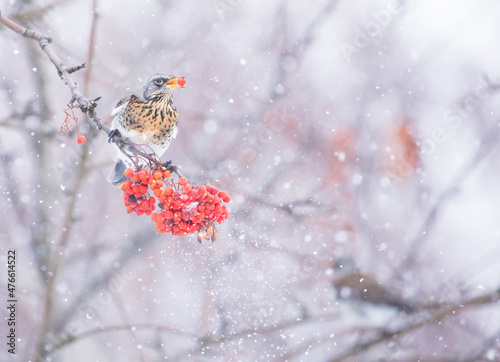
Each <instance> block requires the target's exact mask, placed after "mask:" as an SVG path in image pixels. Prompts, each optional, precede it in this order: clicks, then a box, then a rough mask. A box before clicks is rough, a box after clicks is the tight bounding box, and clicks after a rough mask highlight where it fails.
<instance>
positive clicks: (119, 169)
mask: <svg viewBox="0 0 500 362" xmlns="http://www.w3.org/2000/svg"><path fill="white" fill-rule="evenodd" d="M126 169H127V166H126V165H125V163H124V162H123V161H122V160H120V159H118V160H116V163H115V167H114V168H113V170H112V171H111V173H110V174H109V176H108V181H109V182H111V183H112V184H113V185H115V186H120V185H121V184H122V183H123V182H125V180H126V179H127V178H126V177H125V175H124V172H125V170H126Z"/></svg>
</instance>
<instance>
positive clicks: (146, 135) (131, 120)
mask: <svg viewBox="0 0 500 362" xmlns="http://www.w3.org/2000/svg"><path fill="white" fill-rule="evenodd" d="M177 117H178V113H177V110H176V108H175V106H174V104H173V103H172V99H171V98H170V99H165V98H160V99H153V100H151V101H147V102H144V101H142V100H141V99H139V98H138V97H136V96H134V95H133V96H132V97H131V98H130V100H129V102H128V104H127V106H126V108H125V110H124V112H123V113H122V117H120V118H121V119H120V125H121V127H122V128H124V129H126V130H128V131H130V132H134V131H135V132H137V133H138V134H139V135H140V136H139V137H138V139H139V140H140V143H146V144H148V143H150V144H155V145H161V144H165V143H168V142H170V139H171V137H172V132H173V130H174V126H175V125H176V124H177Z"/></svg>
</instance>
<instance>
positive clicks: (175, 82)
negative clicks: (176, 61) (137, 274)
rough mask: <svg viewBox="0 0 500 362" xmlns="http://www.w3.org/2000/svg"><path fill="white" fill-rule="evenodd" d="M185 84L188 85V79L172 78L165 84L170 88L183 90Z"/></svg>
mask: <svg viewBox="0 0 500 362" xmlns="http://www.w3.org/2000/svg"><path fill="white" fill-rule="evenodd" d="M184 84H186V79H185V78H183V77H177V78H172V79H169V80H168V81H167V82H166V83H165V85H168V86H169V87H170V88H182V87H184Z"/></svg>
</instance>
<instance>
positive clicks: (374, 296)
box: [333, 258, 415, 313]
mask: <svg viewBox="0 0 500 362" xmlns="http://www.w3.org/2000/svg"><path fill="white" fill-rule="evenodd" d="M333 268H334V273H337V274H338V276H337V278H336V279H335V280H334V281H333V287H334V289H335V291H336V292H337V297H338V298H339V299H344V300H352V301H359V302H364V303H370V304H373V305H385V306H391V307H395V308H396V309H398V310H400V311H404V312H406V313H411V312H413V311H414V310H415V307H414V306H412V305H411V304H409V303H408V302H407V301H405V300H404V299H403V298H402V296H401V295H398V294H397V293H396V292H395V291H393V290H392V289H390V288H387V287H385V286H384V285H382V284H381V283H380V282H379V281H377V280H376V279H375V278H374V277H373V276H371V275H367V274H363V273H361V272H360V271H359V270H358V269H357V268H356V265H355V263H354V260H352V259H349V258H341V259H339V260H337V261H336V262H335V264H334V266H333Z"/></svg>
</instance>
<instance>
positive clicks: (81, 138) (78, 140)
mask: <svg viewBox="0 0 500 362" xmlns="http://www.w3.org/2000/svg"><path fill="white" fill-rule="evenodd" d="M76 142H78V144H80V145H81V144H82V143H85V142H87V137H85V136H84V135H80V136H78V138H77V139H76Z"/></svg>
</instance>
